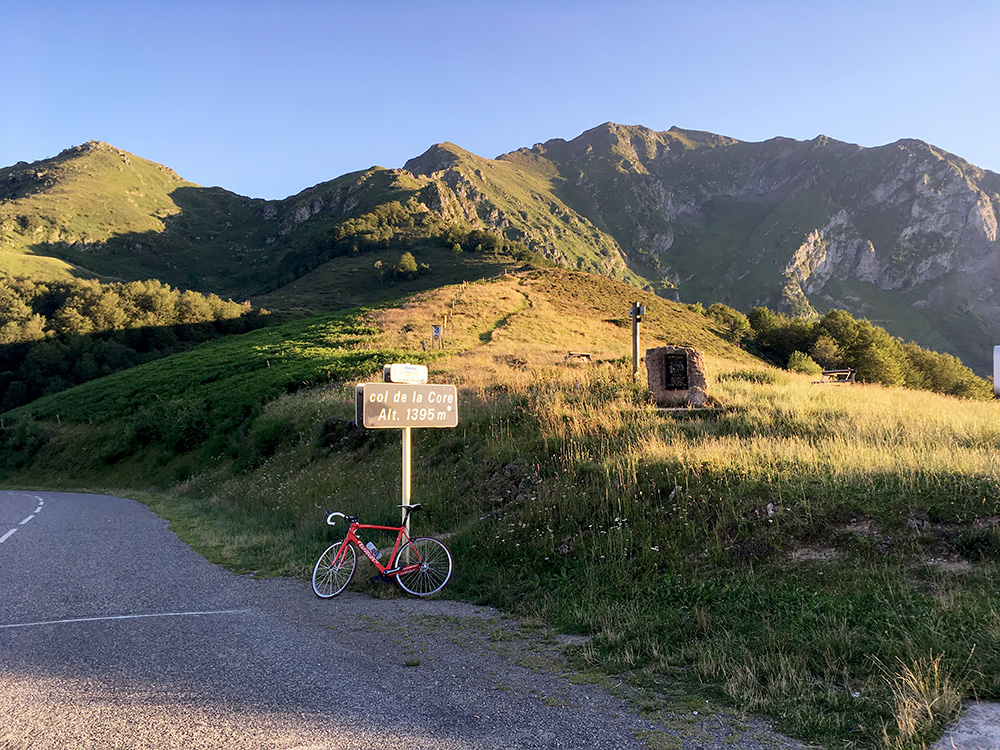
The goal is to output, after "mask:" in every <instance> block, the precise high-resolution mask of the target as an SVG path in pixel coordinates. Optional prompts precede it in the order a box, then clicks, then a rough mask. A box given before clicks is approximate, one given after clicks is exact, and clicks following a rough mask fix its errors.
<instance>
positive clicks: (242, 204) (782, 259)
mask: <svg viewBox="0 0 1000 750" xmlns="http://www.w3.org/2000/svg"><path fill="white" fill-rule="evenodd" d="M998 215H1000V175H998V174H996V173H994V172H990V171H987V170H983V169H980V168H978V167H976V166H974V165H972V164H970V163H968V162H967V161H965V160H963V159H961V158H960V157H958V156H955V155H953V154H950V153H948V152H946V151H943V150H941V149H939V148H936V147H934V146H932V145H930V144H927V143H924V142H922V141H918V140H900V141H897V142H895V143H892V144H889V145H886V146H880V147H874V148H864V147H861V146H858V145H854V144H849V143H844V142H840V141H837V140H834V139H831V138H827V137H825V136H819V137H817V138H815V139H813V140H810V141H797V140H792V139H789V138H773V139H771V140H768V141H764V142H760V143H749V142H743V141H739V140H736V139H733V138H728V137H725V136H722V135H716V134H712V133H707V132H700V131H692V130H681V129H678V128H671V129H670V130H668V131H662V132H657V131H653V130H650V129H648V128H645V127H640V126H624V125H617V124H614V123H606V124H603V125H600V126H598V127H596V128H593V129H591V130H588V131H587V132H585V133H583V134H581V135H580V136H578V137H577V138H574V139H573V140H570V141H565V140H561V139H555V140H550V141H546V142H545V143H538V144H535V145H534V146H532V147H530V148H528V147H525V148H521V149H519V150H517V151H513V152H511V153H508V154H503V155H501V156H499V157H497V158H495V159H487V158H482V157H479V156H477V155H475V154H472V153H470V152H468V151H465V150H463V149H462V148H460V147H458V146H456V145H454V144H450V143H442V144H437V145H435V146H432V147H431V148H430V149H428V150H427V151H426V152H425V153H424V154H422V155H420V156H417V157H415V158H413V159H411V160H410V161H408V162H407V163H406V164H405V165H404V167H403V168H402V169H385V168H382V167H372V168H370V169H367V170H363V171H360V172H355V173H351V174H347V175H343V176H340V177H337V178H336V179H333V180H331V181H329V182H324V183H321V184H319V185H316V186H313V187H311V188H308V189H306V190H303V191H302V192H300V193H298V194H297V195H294V196H291V197H289V198H286V199H284V200H279V201H266V200H259V199H251V198H246V197H243V196H240V195H237V194H235V193H232V192H229V191H227V190H224V189H222V188H217V187H212V188H205V187H200V186H198V185H195V184H193V183H190V182H187V181H185V180H183V179H182V178H180V177H179V176H178V175H177V174H175V173H174V172H173V171H172V170H171V169H169V168H168V167H165V166H162V165H159V164H155V163H153V162H150V161H147V160H145V159H142V158H140V157H138V156H135V155H132V154H129V153H127V152H125V151H121V150H119V149H117V148H115V147H113V146H110V145H108V144H105V143H100V142H94V141H92V142H89V143H86V144H83V145H81V146H76V147H74V148H70V149H67V150H65V151H63V152H62V153H60V154H58V155H57V156H55V157H52V158H51V159H46V160H42V161H38V162H34V163H30V164H29V163H25V162H20V163H18V164H15V165H13V166H11V167H6V168H3V169H0V269H3V270H6V271H8V272H9V273H12V274H25V275H30V276H33V277H35V278H41V279H44V278H61V277H65V276H84V277H89V276H93V277H98V278H104V279H114V280H133V279H148V278H156V279H159V280H161V281H163V282H166V283H168V284H172V285H175V286H178V287H183V288H191V289H195V290H199V291H205V292H215V293H218V294H222V295H228V296H231V297H233V298H238V299H253V300H254V301H255V302H261V303H267V304H268V306H269V307H272V308H276V309H277V310H278V311H279V312H280V311H281V310H282V309H283V308H284V309H286V310H287V311H289V312H291V311H293V310H301V311H303V312H306V311H309V310H314V309H322V308H330V307H343V306H349V305H354V304H361V303H365V302H371V301H375V300H377V299H380V298H385V297H387V296H394V295H397V294H399V293H400V292H401V291H403V290H408V289H409V288H416V287H419V286H423V287H425V288H426V287H431V286H437V285H441V284H443V283H449V282H452V281H455V280H458V279H460V278H475V277H477V276H481V275H483V274H484V273H488V272H496V270H497V269H498V268H499V267H500V266H502V265H505V264H507V265H509V264H510V263H513V262H519V261H523V260H524V259H529V260H531V259H534V260H536V261H543V260H544V261H547V262H554V263H557V264H559V265H563V266H566V267H570V268H577V269H581V270H587V271H591V272H594V273H599V274H603V275H607V276H610V277H613V278H617V279H621V280H624V281H628V282H630V283H633V284H635V285H636V286H639V287H642V288H645V289H648V290H652V291H655V292H657V293H658V294H660V295H663V296H666V297H669V298H671V299H675V300H678V301H682V302H689V303H693V302H703V303H705V304H706V305H707V304H709V303H712V302H716V301H718V302H723V303H725V304H728V305H730V306H732V307H735V308H737V309H739V310H742V311H744V312H747V311H749V310H750V309H751V308H752V307H754V306H758V305H764V306H768V307H771V308H772V309H775V310H778V311H783V312H788V313H790V314H794V315H803V316H809V315H815V314H817V313H825V312H827V311H829V310H831V309H844V310H847V311H848V312H850V313H851V314H853V315H855V316H858V317H864V318H867V319H869V320H871V321H872V322H873V323H876V324H877V325H880V326H882V327H884V328H885V329H887V330H888V331H889V332H890V333H892V334H893V335H896V336H898V337H900V338H903V339H905V340H913V341H916V342H917V343H919V344H921V345H922V346H924V347H927V348H930V349H934V350H937V351H942V352H947V353H950V354H954V355H955V356H958V357H959V358H961V359H962V360H963V361H964V362H965V363H966V364H968V365H969V366H970V367H972V368H973V369H974V370H976V371H977V372H978V373H979V374H981V375H986V374H988V373H989V372H990V369H991V364H990V363H991V362H992V357H991V354H990V352H991V347H992V346H993V344H994V343H996V341H995V340H994V339H995V338H996V334H995V333H994V331H995V330H996V329H997V327H998V326H1000V292H998V291H997V290H998V289H1000V283H998V282H1000V252H998V250H1000V246H998V244H997V216H998ZM402 252H412V253H413V254H414V256H416V258H417V260H419V261H421V263H422V269H421V270H422V271H426V273H422V274H421V276H420V278H419V279H410V280H409V281H408V282H407V283H409V284H410V287H406V286H399V285H388V286H387V285H386V283H385V282H386V276H385V274H384V272H383V271H382V270H381V269H382V268H384V267H385V266H386V265H387V264H389V263H390V262H391V261H392V259H393V258H398V257H399V256H400V254H401V253H402ZM373 267H374V268H375V269H379V270H378V271H377V272H376V271H375V270H372V269H373ZM491 269H492V270H491ZM307 303H308V304H307Z"/></svg>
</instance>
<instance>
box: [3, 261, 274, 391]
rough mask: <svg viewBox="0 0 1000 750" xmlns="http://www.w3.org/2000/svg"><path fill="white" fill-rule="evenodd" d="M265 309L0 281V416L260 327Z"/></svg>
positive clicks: (146, 284) (106, 286)
mask: <svg viewBox="0 0 1000 750" xmlns="http://www.w3.org/2000/svg"><path fill="white" fill-rule="evenodd" d="M266 316H267V311H266V310H259V309H253V308H252V307H251V306H250V303H249V302H244V303H237V302H233V301H231V300H222V299H220V298H219V297H218V296H217V295H215V294H201V293H199V292H193V291H188V290H185V291H181V290H179V289H173V288H171V287H170V286H168V285H167V284H164V283H162V282H160V281H157V280H149V281H133V282H128V283H117V282H112V283H105V282H99V281H94V280H84V279H70V280H64V281H45V282H41V281H34V280H32V279H30V278H27V277H22V276H11V275H2V276H0V411H7V410H8V409H13V408H15V407H17V406H21V405H23V404H26V403H28V402H30V401H33V400H34V399H36V398H38V397H39V396H43V395H46V394H49V393H55V392H58V391H61V390H64V389H66V388H69V387H71V386H74V385H79V384H80V383H84V382H86V381H88V380H93V379H95V378H99V377H102V376H103V375H108V374H110V373H112V372H116V371H118V370H123V369H125V368H128V367H132V366H134V365H137V364H142V363H143V362H148V361H150V360H153V359H156V358H159V357H164V356H167V355H169V354H175V353H177V352H179V351H183V350H185V349H188V348H190V347H192V346H194V345H196V344H199V343H201V342H203V341H207V340H209V339H212V338H216V337H219V336H226V335H230V334H233V333H242V332H244V331H248V330H251V329H253V328H258V327H260V326H262V325H264V324H265V323H266V320H267V318H266Z"/></svg>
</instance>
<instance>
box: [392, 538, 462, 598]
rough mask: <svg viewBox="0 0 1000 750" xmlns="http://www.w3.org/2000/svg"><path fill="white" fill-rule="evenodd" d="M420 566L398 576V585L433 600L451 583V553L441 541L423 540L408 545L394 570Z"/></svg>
mask: <svg viewBox="0 0 1000 750" xmlns="http://www.w3.org/2000/svg"><path fill="white" fill-rule="evenodd" d="M414 563H416V564H417V566H418V567H417V568H416V569H414V570H412V571H410V572H409V573H401V574H400V575H397V576H396V583H398V584H399V587H400V588H401V589H403V591H405V592H407V593H408V594H413V595H414V596H430V595H431V594H436V593H437V592H438V591H440V590H441V589H443V588H444V587H445V585H446V584H447V583H448V581H450V580H451V572H452V561H451V552H449V551H448V548H447V547H445V546H444V545H443V544H442V543H441V542H439V541H438V540H437V539H432V538H431V537H429V536H421V537H417V538H416V539H411V540H410V541H409V542H407V543H406V544H404V545H403V546H402V547H401V548H400V550H399V552H398V553H397V555H396V560H395V562H394V563H393V567H394V568H400V567H403V566H404V565H412V564H414Z"/></svg>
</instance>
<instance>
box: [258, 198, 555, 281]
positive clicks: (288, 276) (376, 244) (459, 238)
mask: <svg viewBox="0 0 1000 750" xmlns="http://www.w3.org/2000/svg"><path fill="white" fill-rule="evenodd" d="M421 243H423V244H424V245H436V246H437V247H440V248H442V249H445V250H452V251H453V252H455V253H485V254H490V255H505V256H509V257H510V258H512V259H513V260H518V261H523V262H528V263H532V264H533V265H535V266H539V267H548V266H552V265H554V264H553V263H552V262H551V261H550V260H548V259H547V258H545V257H544V256H543V255H541V254H540V253H537V252H534V251H532V250H530V249H529V248H528V246H527V245H526V244H524V243H523V242H520V241H519V240H512V239H510V238H508V237H506V236H504V235H503V234H502V233H498V232H493V231H490V230H486V229H473V228H472V227H471V226H469V225H467V224H464V223H452V224H449V223H447V222H446V221H445V220H444V219H442V218H441V217H440V216H438V215H437V214H436V213H434V212H432V211H429V210H428V209H427V208H426V207H425V206H423V205H422V204H421V203H419V202H418V201H417V200H416V199H415V198H410V199H409V200H408V201H407V202H406V203H401V202H400V201H389V202H387V203H383V204H381V205H379V206H377V207H376V208H374V209H373V210H371V211H369V212H368V213H365V214H362V215H360V216H355V217H353V218H350V219H347V220H345V221H342V222H340V223H339V224H337V225H336V226H335V227H333V228H332V229H329V230H328V231H325V232H323V233H322V234H320V235H319V236H317V237H316V238H315V239H314V240H312V241H311V242H310V243H308V244H307V245H306V246H305V247H301V248H297V249H294V250H289V251H288V252H286V253H285V254H284V255H283V256H282V259H281V261H280V268H279V270H278V272H277V274H276V276H275V278H274V279H273V280H272V284H271V286H272V287H273V288H278V287H281V286H284V285H285V284H287V283H290V282H292V281H294V280H295V279H297V278H299V277H300V276H303V275H305V274H307V273H309V272H310V271H312V270H314V269H316V268H318V267H319V266H321V265H323V264H324V263H326V262H328V261H330V260H333V259H334V258H343V257H349V256H350V257H356V256H358V255H364V254H366V253H372V252H375V251H377V250H387V249H390V248H399V249H400V250H401V251H402V252H403V253H412V252H413V251H414V250H416V249H417V245H418V244H421ZM407 265H408V263H407ZM377 270H378V269H377ZM387 270H391V271H392V274H391V278H393V279H403V278H410V275H409V273H408V272H407V271H403V270H400V271H397V269H396V268H395V267H393V268H392V269H387ZM428 270H429V267H428V268H427V269H423V270H422V273H427V271H428ZM381 276H382V274H381V273H380V277H381Z"/></svg>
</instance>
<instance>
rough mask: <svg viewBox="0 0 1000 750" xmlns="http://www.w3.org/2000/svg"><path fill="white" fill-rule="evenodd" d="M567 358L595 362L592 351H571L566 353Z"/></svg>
mask: <svg viewBox="0 0 1000 750" xmlns="http://www.w3.org/2000/svg"><path fill="white" fill-rule="evenodd" d="M566 359H567V360H575V359H579V360H581V361H584V362H590V363H591V364H593V362H594V358H593V357H592V356H591V354H590V352H569V353H568V354H567V355H566Z"/></svg>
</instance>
